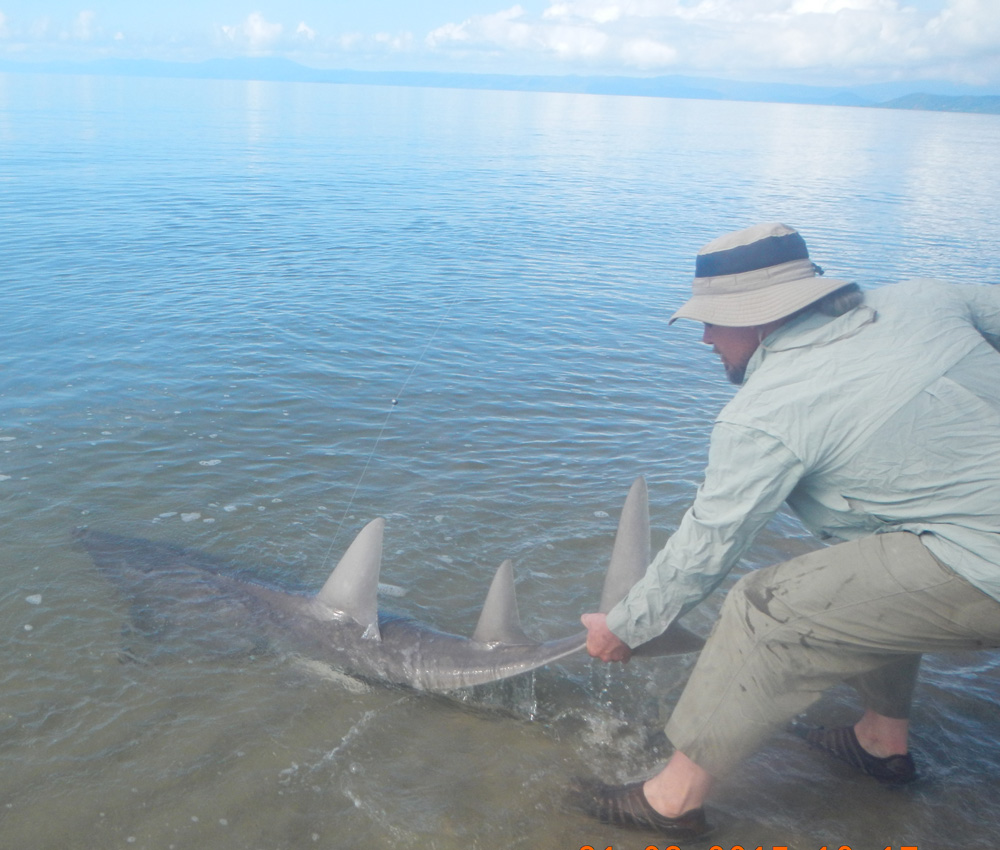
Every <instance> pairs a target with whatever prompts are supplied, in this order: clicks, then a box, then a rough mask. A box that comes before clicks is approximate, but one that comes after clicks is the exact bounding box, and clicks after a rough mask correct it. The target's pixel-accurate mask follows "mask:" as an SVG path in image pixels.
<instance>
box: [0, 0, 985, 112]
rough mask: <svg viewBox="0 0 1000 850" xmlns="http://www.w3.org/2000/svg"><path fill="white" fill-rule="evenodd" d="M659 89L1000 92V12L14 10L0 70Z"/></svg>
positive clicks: (225, 5)
mask: <svg viewBox="0 0 1000 850" xmlns="http://www.w3.org/2000/svg"><path fill="white" fill-rule="evenodd" d="M234 56H275V57H283V58H287V59H291V60H294V61H296V62H299V63H301V64H303V65H308V66H310V67H313V68H324V69H354V70H371V71H378V70H392V71H443V72H456V73H505V74H585V75H628V76H658V75H664V74H685V75H693V76H710V77H724V78H728V79H738V80H748V81H760V82H777V81H781V82H796V83H808V84H815V85H850V84H858V83H865V82H886V81H893V80H907V81H909V80H919V79H934V80H949V81H953V82H959V83H967V84H973V85H982V86H989V87H991V88H994V89H996V93H997V94H1000V0H540V2H533V0H524V2H521V3H517V4H514V5H507V2H506V0H348V1H347V2H345V0H280V2H279V0H170V2H162V0H145V2H137V0H92V1H91V0H0V60H8V61H25V62H33V61H34V62H40V61H51V60H71V61H86V60H91V59H101V58H108V57H115V58H123V59H157V60H167V61H180V62H196V61H202V60H205V59H212V58H219V57H234Z"/></svg>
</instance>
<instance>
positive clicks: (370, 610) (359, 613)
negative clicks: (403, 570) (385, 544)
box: [316, 517, 385, 638]
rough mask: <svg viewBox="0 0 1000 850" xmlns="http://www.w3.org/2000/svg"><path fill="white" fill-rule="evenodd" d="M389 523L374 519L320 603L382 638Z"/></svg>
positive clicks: (321, 594)
mask: <svg viewBox="0 0 1000 850" xmlns="http://www.w3.org/2000/svg"><path fill="white" fill-rule="evenodd" d="M384 528H385V520H384V519H382V517H378V518H377V519H373V520H372V521H371V522H370V523H368V525H366V526H365V527H364V528H362V529H361V531H360V532H359V534H358V536H357V537H355V538H354V542H353V543H351V545H350V546H349V547H348V548H347V551H346V552H345V553H344V557H343V558H341V559H340V563H339V564H337V566H336V567H334V569H333V572H332V573H330V577H329V578H328V579H327V580H326V584H324V585H323V589H322V590H320V592H319V593H318V594H316V599H317V600H318V601H319V602H321V603H322V604H323V605H324V606H326V607H327V608H329V609H331V610H333V611H342V612H343V613H345V614H347V616H349V617H350V618H351V619H352V620H354V621H355V622H357V623H358V624H359V625H362V626H364V627H365V634H367V635H370V636H372V637H376V638H380V637H381V636H380V635H379V631H378V574H379V569H380V568H381V566H382V531H383V529H384Z"/></svg>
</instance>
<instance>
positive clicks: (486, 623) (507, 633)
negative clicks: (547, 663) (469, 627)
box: [472, 561, 535, 645]
mask: <svg viewBox="0 0 1000 850" xmlns="http://www.w3.org/2000/svg"><path fill="white" fill-rule="evenodd" d="M472 639H473V640H474V641H476V642H477V643H503V644H513V645H516V644H526V643H528V644H533V643H535V641H533V640H531V638H529V637H528V636H527V635H526V634H525V633H524V632H523V631H522V630H521V617H520V615H519V614H518V613H517V597H516V596H515V594H514V565H513V564H511V562H510V561H504V562H503V563H502V564H501V565H500V567H499V568H498V569H497V572H496V575H495V576H493V583H492V584H491V585H490V591H489V593H487V594H486V602H485V603H484V604H483V612H482V613H481V614H480V615H479V622H478V623H477V624H476V630H475V632H473V634H472Z"/></svg>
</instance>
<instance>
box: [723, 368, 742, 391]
mask: <svg viewBox="0 0 1000 850" xmlns="http://www.w3.org/2000/svg"><path fill="white" fill-rule="evenodd" d="M722 365H723V366H724V367H725V370H726V377H727V378H729V381H730V383H733V384H736V386H738V387H739V386H742V384H743V379H744V378H745V377H746V374H747V367H746V366H730V365H729V364H728V363H723V364H722Z"/></svg>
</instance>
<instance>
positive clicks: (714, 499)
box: [608, 422, 803, 647]
mask: <svg viewBox="0 0 1000 850" xmlns="http://www.w3.org/2000/svg"><path fill="white" fill-rule="evenodd" d="M802 474H803V465H802V462H801V461H800V460H799V458H797V457H796V456H795V455H794V454H793V453H792V452H791V451H790V450H789V449H788V448H787V447H786V446H785V445H784V444H783V443H781V442H780V441H779V440H778V439H776V438H775V437H773V436H771V435H769V434H767V433H765V432H763V431H759V430H756V429H753V428H746V427H743V426H739V425H734V424H730V423H727V422H718V423H716V425H715V427H714V429H713V431H712V438H711V442H710V445H709V455H708V466H707V467H706V470H705V480H704V482H703V483H702V485H701V486H700V487H699V488H698V493H697V495H696V497H695V500H694V504H693V505H692V506H691V508H690V509H689V510H688V511H687V513H686V514H685V515H684V517H683V519H682V520H681V523H680V526H679V527H678V528H677V531H676V532H675V533H674V534H673V535H672V536H671V538H670V540H669V541H667V545H666V546H664V548H663V549H662V550H661V551H660V552H659V553H658V554H657V555H656V557H655V558H654V559H653V562H652V563H651V564H650V565H649V568H648V569H647V570H646V574H645V576H644V577H643V578H642V579H640V580H639V581H638V582H636V584H635V585H634V586H633V587H632V589H631V590H630V591H629V593H628V595H627V596H626V597H625V598H624V599H623V600H622V601H621V602H620V603H619V604H618V605H616V606H615V607H614V608H612V610H611V611H610V612H609V613H608V627H609V628H610V629H611V630H612V631H613V632H614V633H615V634H616V635H618V637H620V638H621V639H622V640H623V641H625V643H627V644H628V645H629V646H631V647H636V646H639V645H640V644H643V643H645V642H646V641H647V640H650V639H651V638H654V637H656V636H657V635H659V634H661V633H662V632H663V630H664V629H666V628H667V626H669V625H670V623H671V622H673V621H674V619H676V618H677V617H679V616H680V615H681V614H683V613H685V612H686V611H688V610H690V609H691V608H693V607H694V606H695V605H697V604H698V603H699V602H701V601H702V600H703V599H704V598H705V597H706V596H708V595H709V594H710V593H711V592H712V590H714V589H715V587H716V586H717V585H718V584H719V582H721V581H722V579H723V578H725V576H726V574H727V573H728V572H729V571H730V569H732V567H733V565H734V564H735V563H736V562H737V561H738V560H739V558H740V556H741V555H742V554H743V552H744V551H745V550H746V548H747V547H748V546H749V545H750V543H751V542H752V541H753V538H754V536H755V535H756V534H757V532H758V531H760V529H761V528H763V526H764V525H766V524H767V522H768V521H769V520H770V519H771V517H772V516H773V515H774V514H775V512H776V511H777V510H778V508H779V507H780V506H781V504H782V502H784V500H785V498H786V497H787V496H788V494H789V493H791V491H792V489H793V488H794V487H795V485H796V484H797V483H798V481H799V479H800V478H801V477H802Z"/></svg>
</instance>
